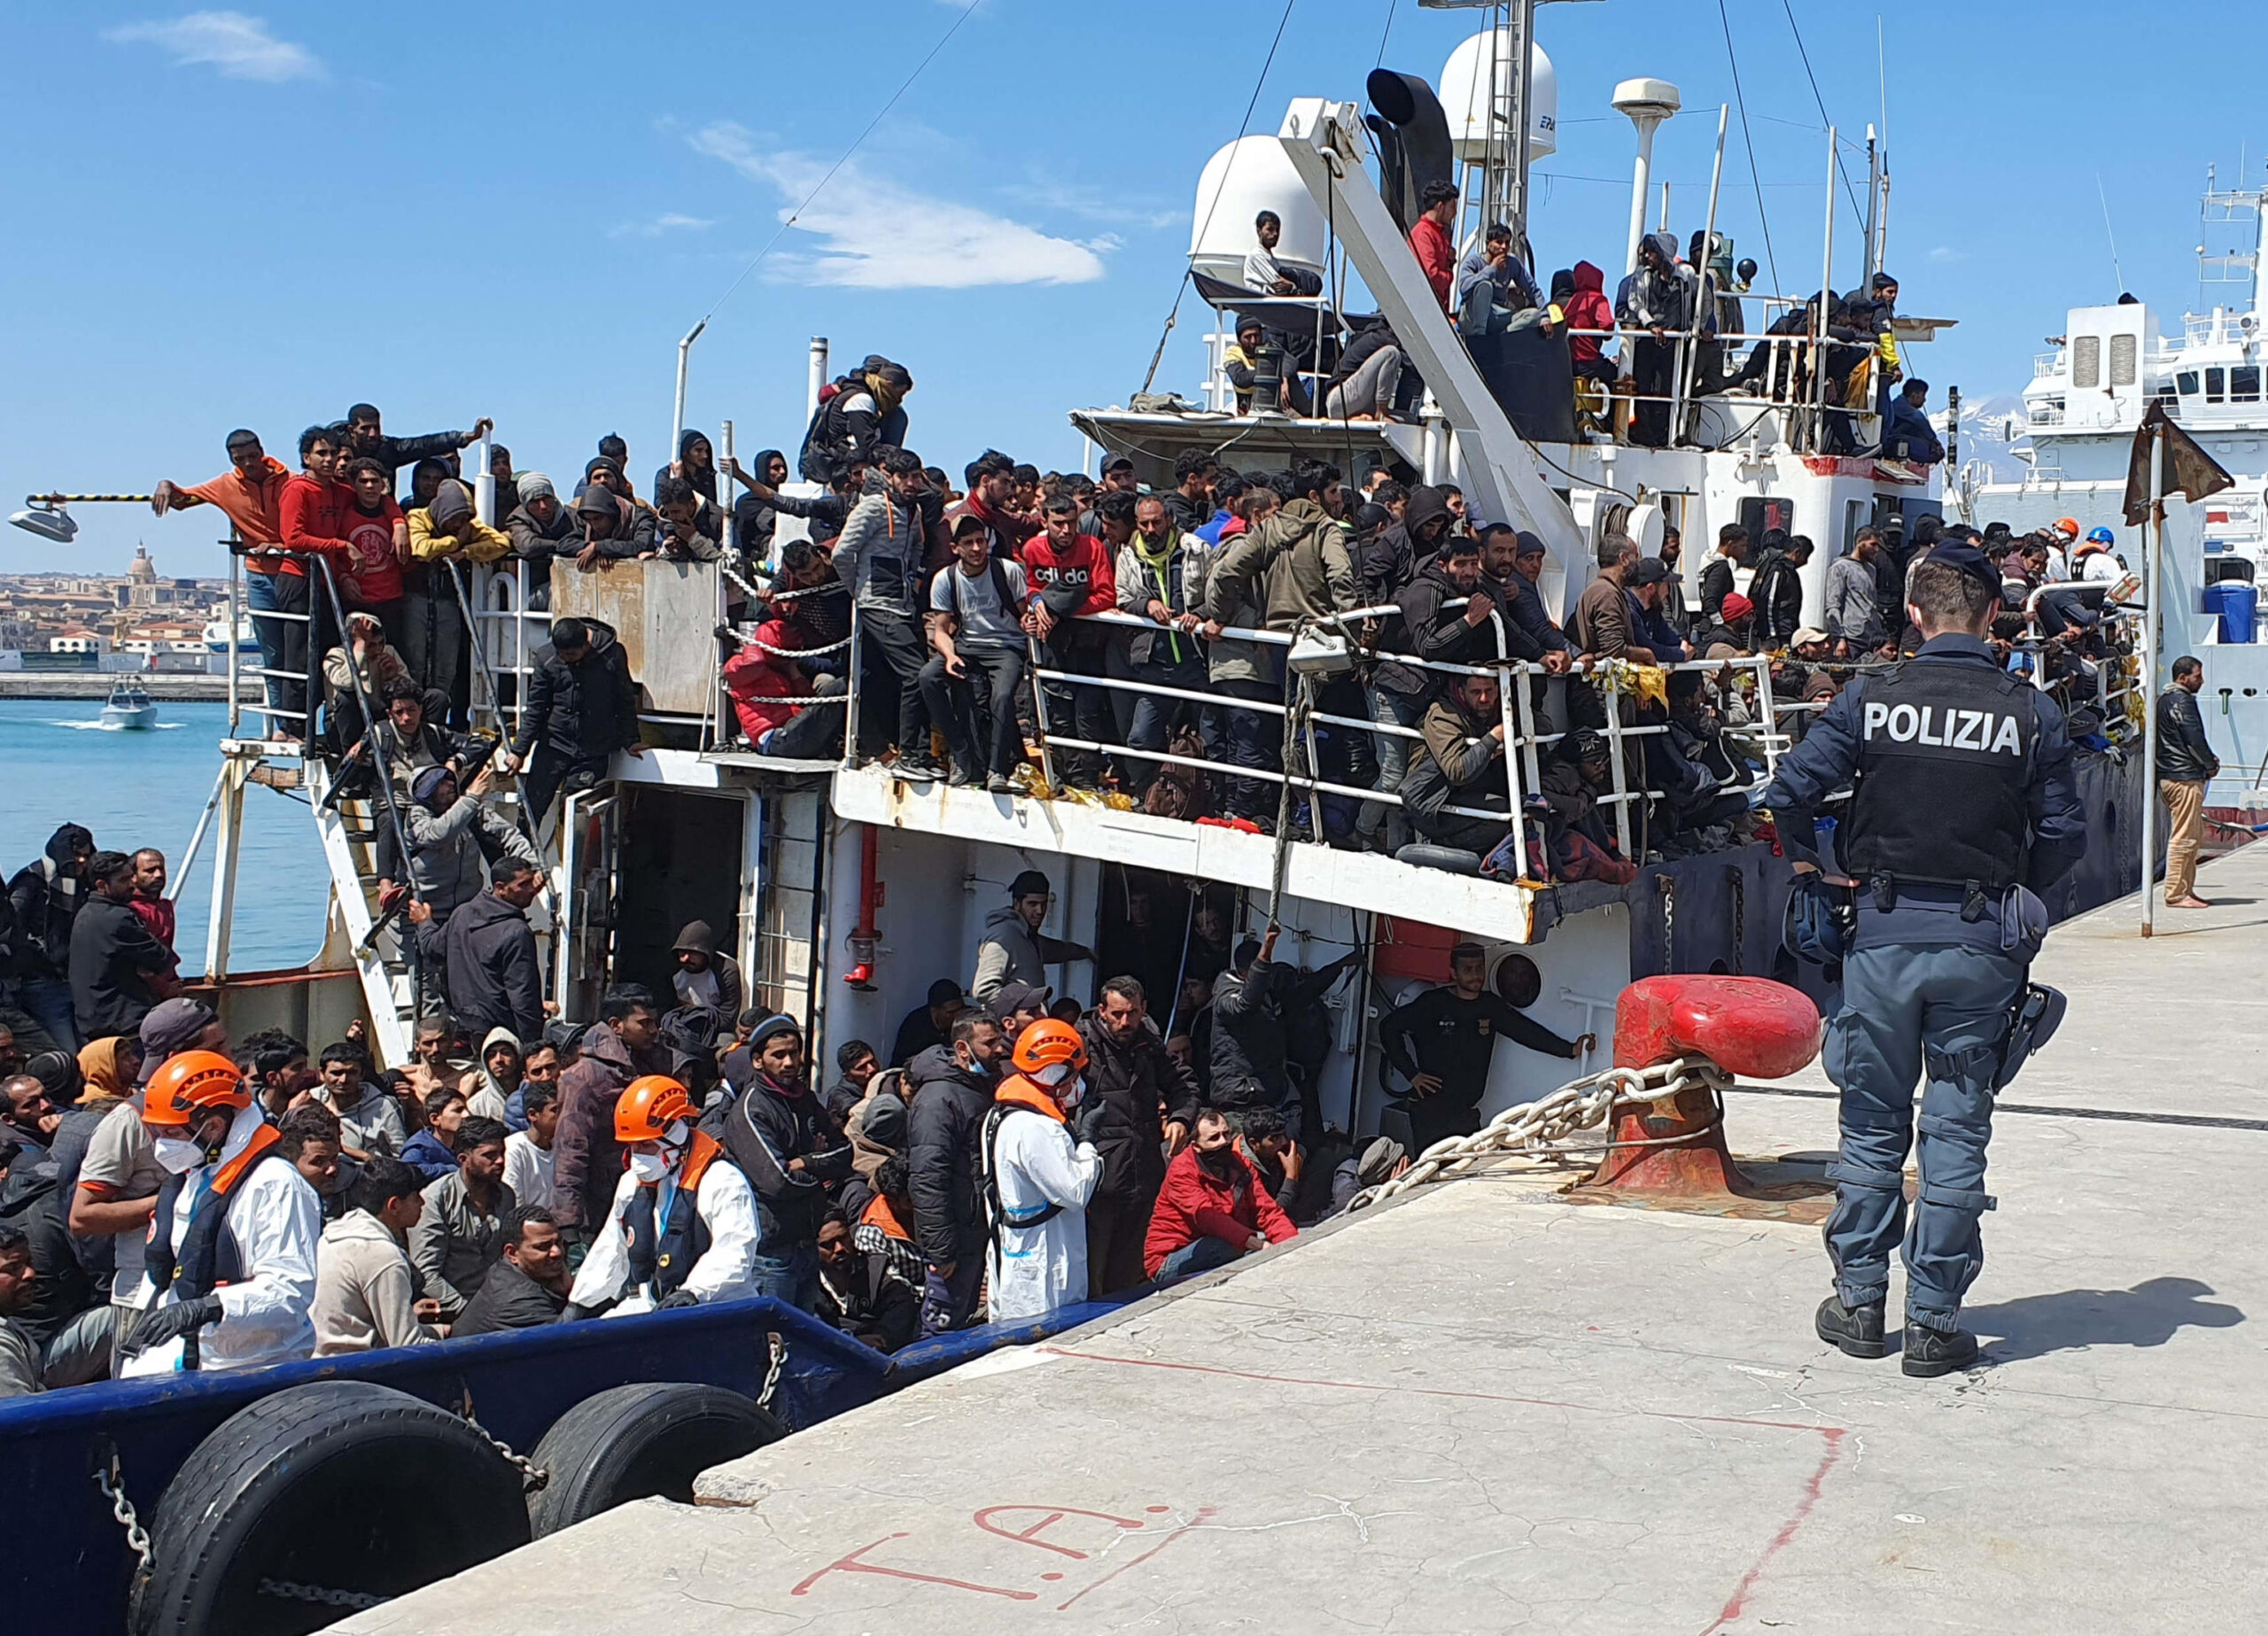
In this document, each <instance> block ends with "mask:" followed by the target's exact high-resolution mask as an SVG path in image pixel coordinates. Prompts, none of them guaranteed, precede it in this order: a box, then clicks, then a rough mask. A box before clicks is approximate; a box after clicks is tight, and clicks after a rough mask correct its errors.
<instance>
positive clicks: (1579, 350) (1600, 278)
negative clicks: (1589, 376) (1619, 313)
mask: <svg viewBox="0 0 2268 1636" xmlns="http://www.w3.org/2000/svg"><path fill="white" fill-rule="evenodd" d="M1574 273H1575V293H1574V296H1573V299H1570V300H1569V301H1568V303H1567V306H1566V308H1565V311H1566V314H1567V328H1568V329H1569V330H1612V329H1613V328H1614V309H1613V308H1612V306H1608V305H1607V300H1606V275H1605V273H1604V271H1602V270H1601V269H1600V268H1598V267H1595V266H1593V265H1592V264H1591V263H1590V262H1588V261H1578V262H1576V263H1575V267H1574ZM1608 338H1609V337H1601V336H1595V335H1571V336H1570V337H1568V340H1567V349H1568V353H1569V355H1570V356H1571V357H1572V358H1573V361H1575V362H1576V363H1577V364H1579V365H1580V364H1585V363H1594V362H1596V361H1597V359H1598V356H1599V349H1600V348H1601V347H1603V346H1604V345H1606V342H1607V339H1608Z"/></svg>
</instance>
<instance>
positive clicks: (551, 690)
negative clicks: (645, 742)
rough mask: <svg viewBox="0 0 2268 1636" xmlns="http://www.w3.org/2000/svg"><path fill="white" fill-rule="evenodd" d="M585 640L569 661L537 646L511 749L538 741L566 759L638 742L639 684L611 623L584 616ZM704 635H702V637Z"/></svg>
mask: <svg viewBox="0 0 2268 1636" xmlns="http://www.w3.org/2000/svg"><path fill="white" fill-rule="evenodd" d="M583 623H584V624H585V625H586V627H587V628H588V629H589V631H590V633H591V634H590V645H589V647H586V649H585V650H584V653H583V656H582V658H581V659H579V660H578V661H577V662H576V663H573V664H570V663H567V661H566V660H564V659H563V658H561V657H560V656H559V653H558V650H557V649H556V648H555V647H552V646H551V645H550V644H549V643H548V642H547V643H545V644H544V645H543V646H542V647H540V648H538V649H536V653H535V657H534V659H533V660H532V664H533V666H534V674H532V676H530V677H529V678H528V704H527V713H526V714H525V715H524V717H522V718H521V722H520V731H519V733H518V735H517V737H516V738H514V739H513V740H512V754H513V755H514V756H526V755H527V753H528V752H529V751H530V750H531V749H532V748H535V747H536V746H537V745H539V744H540V745H542V746H543V747H544V748H547V749H548V750H550V751H551V752H552V754H554V755H555V756H561V757H563V758H564V759H566V760H569V761H580V760H585V759H588V758H594V757H599V756H611V755H612V754H614V752H615V751H617V750H618V749H620V748H622V747H623V746H624V745H625V744H635V743H637V742H638V684H637V683H636V682H635V681H633V679H632V678H631V675H630V662H629V660H628V659H627V658H625V656H624V655H623V651H622V644H621V643H620V642H619V641H617V640H616V639H615V634H614V627H613V626H611V625H610V624H605V623H604V622H602V621H601V620H596V619H586V620H585V621H584V622H583ZM703 640H707V639H705V638H704V639H703Z"/></svg>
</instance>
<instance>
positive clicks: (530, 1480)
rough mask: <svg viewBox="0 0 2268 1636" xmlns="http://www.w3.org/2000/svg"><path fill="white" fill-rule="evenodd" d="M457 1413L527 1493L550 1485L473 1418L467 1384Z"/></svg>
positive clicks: (534, 1467)
mask: <svg viewBox="0 0 2268 1636" xmlns="http://www.w3.org/2000/svg"><path fill="white" fill-rule="evenodd" d="M457 1413H458V1415H459V1417H460V1418H462V1420H463V1422H464V1423H465V1424H466V1425H468V1426H470V1427H471V1428H472V1429H473V1431H475V1432H476V1433H478V1435H479V1437H480V1439H481V1441H483V1442H484V1443H485V1444H487V1445H488V1446H489V1447H491V1448H493V1449H494V1450H495V1451H496V1452H497V1453H498V1454H501V1455H503V1456H504V1458H505V1459H507V1460H509V1461H510V1462H512V1463H513V1464H514V1465H516V1466H517V1467H518V1468H519V1469H520V1481H521V1483H522V1484H523V1485H524V1486H525V1488H526V1490H527V1492H528V1493H531V1494H532V1493H539V1492H540V1491H541V1490H542V1489H544V1488H546V1487H548V1485H550V1482H551V1473H550V1472H548V1471H547V1470H545V1469H543V1468H542V1467H541V1466H540V1465H538V1464H536V1463H535V1462H534V1461H532V1460H530V1459H529V1458H528V1457H527V1456H526V1455H524V1454H521V1453H520V1452H519V1451H518V1450H517V1449H515V1448H514V1447H513V1446H511V1445H510V1444H509V1443H507V1442H505V1441H504V1439H503V1438H500V1437H498V1436H496V1435H495V1434H494V1433H493V1432H492V1431H489V1430H488V1428H487V1427H485V1426H484V1425H482V1424H481V1423H480V1422H479V1421H478V1420H477V1419H475V1418H474V1416H473V1413H472V1388H471V1387H470V1386H467V1387H466V1388H464V1402H463V1405H462V1407H460V1408H459V1409H458V1411H457ZM262 1588H263V1589H264V1588H265V1587H264V1586H263V1587H262Z"/></svg>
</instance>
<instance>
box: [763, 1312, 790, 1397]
mask: <svg viewBox="0 0 2268 1636" xmlns="http://www.w3.org/2000/svg"><path fill="white" fill-rule="evenodd" d="M764 1339H765V1345H768V1346H770V1347H771V1349H772V1362H771V1365H770V1367H769V1368H767V1369H765V1372H764V1390H763V1391H761V1392H757V1395H756V1406H757V1407H758V1408H760V1409H765V1410H767V1411H768V1410H769V1409H770V1408H771V1407H772V1400H773V1398H774V1397H776V1396H777V1395H778V1394H779V1391H780V1371H781V1370H782V1369H786V1368H787V1367H788V1342H787V1339H786V1337H783V1336H782V1335H781V1333H780V1331H779V1330H771V1331H769V1332H768V1333H767V1334H766V1335H765V1337H764Z"/></svg>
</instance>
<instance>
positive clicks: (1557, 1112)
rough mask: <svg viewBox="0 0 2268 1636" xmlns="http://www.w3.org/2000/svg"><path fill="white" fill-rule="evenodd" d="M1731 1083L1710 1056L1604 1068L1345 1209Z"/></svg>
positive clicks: (1432, 1152)
mask: <svg viewBox="0 0 2268 1636" xmlns="http://www.w3.org/2000/svg"><path fill="white" fill-rule="evenodd" d="M1732 1082H1733V1078H1732V1075H1731V1074H1728V1073H1726V1072H1725V1071H1724V1070H1723V1069H1722V1068H1720V1067H1719V1066H1717V1065H1716V1064H1715V1063H1713V1062H1712V1061H1710V1060H1709V1059H1708V1058H1705V1057H1678V1058H1673V1059H1672V1060H1670V1061H1668V1062H1662V1063H1657V1064H1655V1065H1654V1066H1652V1067H1650V1068H1602V1069H1600V1070H1599V1071H1598V1072H1597V1073H1596V1074H1586V1075H1585V1076H1584V1077H1583V1078H1581V1079H1579V1080H1570V1081H1569V1082H1567V1083H1565V1085H1562V1086H1560V1087H1559V1089H1557V1090H1554V1091H1550V1092H1549V1093H1547V1094H1546V1095H1544V1096H1541V1097H1537V1098H1536V1099H1535V1100H1534V1101H1533V1102H1523V1103H1520V1104H1519V1105H1517V1106H1515V1107H1509V1108H1506V1109H1505V1110H1504V1111H1503V1113H1499V1114H1497V1115H1496V1116H1495V1118H1494V1119H1492V1120H1489V1121H1488V1122H1487V1124H1485V1125H1483V1126H1482V1127H1481V1128H1480V1129H1479V1130H1476V1131H1474V1132H1473V1133H1472V1135H1471V1136H1444V1137H1442V1138H1441V1140H1440V1141H1439V1142H1436V1143H1434V1144H1433V1146H1431V1147H1429V1148H1427V1149H1426V1150H1425V1151H1424V1152H1423V1153H1420V1154H1419V1155H1418V1156H1417V1161H1416V1162H1415V1163H1413V1164H1412V1165H1411V1166H1410V1168H1409V1169H1408V1170H1406V1171H1404V1172H1402V1175H1398V1176H1396V1177H1394V1179H1393V1180H1392V1181H1390V1182H1379V1184H1378V1185H1377V1186H1375V1187H1366V1188H1364V1189H1363V1190H1362V1191H1361V1192H1359V1193H1357V1194H1355V1197H1354V1199H1353V1201H1352V1202H1351V1203H1349V1204H1348V1206H1347V1209H1348V1213H1349V1214H1352V1213H1354V1212H1355V1211H1357V1210H1362V1209H1365V1208H1367V1207H1368V1206H1371V1205H1375V1204H1379V1203H1381V1202H1383V1201H1384V1200H1386V1199H1388V1198H1393V1197H1394V1195H1395V1194H1397V1193H1406V1192H1408V1191H1410V1190H1411V1189H1412V1188H1418V1187H1423V1186H1425V1184H1426V1183H1427V1182H1439V1181H1442V1180H1445V1179H1446V1178H1448V1177H1449V1176H1453V1175H1462V1174H1463V1173H1464V1172H1465V1171H1467V1170H1469V1169H1471V1168H1472V1167H1473V1166H1475V1165H1477V1164H1479V1163H1480V1161H1481V1160H1483V1159H1494V1158H1496V1157H1498V1156H1500V1155H1502V1154H1506V1153H1538V1152H1544V1153H1548V1152H1552V1151H1557V1147H1558V1144H1560V1143H1562V1142H1564V1141H1565V1139H1566V1138H1567V1137H1569V1136H1573V1135H1575V1134H1576V1133H1577V1132H1578V1131H1583V1130H1588V1129H1591V1128H1594V1127H1596V1126H1598V1125H1603V1124H1604V1123H1605V1122H1606V1121H1607V1120H1608V1119H1609V1118H1610V1117H1611V1116H1612V1114H1613V1113H1614V1110H1615V1109H1616V1108H1617V1107H1618V1106H1619V1105H1622V1104H1625V1103H1631V1102H1660V1101H1665V1100H1666V1099H1668V1098H1670V1097H1674V1096H1677V1095H1678V1094H1679V1093H1681V1092H1682V1091H1687V1090H1694V1089H1706V1090H1708V1091H1709V1092H1711V1093H1712V1095H1713V1096H1718V1097H1720V1096H1722V1094H1723V1093H1724V1091H1725V1090H1726V1089H1727V1088H1728V1087H1729V1086H1730V1085H1731V1084H1732ZM1704 1134H1705V1131H1696V1132H1688V1133H1686V1134H1685V1135H1682V1136H1666V1137H1664V1138H1662V1139H1661V1144H1662V1145H1668V1144H1675V1143H1680V1142H1690V1141H1693V1140H1695V1139H1696V1138H1697V1136H1701V1135H1704ZM1621 1145H1623V1146H1635V1145H1639V1144H1632V1143H1625V1144H1621ZM1646 1145H1653V1144H1646Z"/></svg>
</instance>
